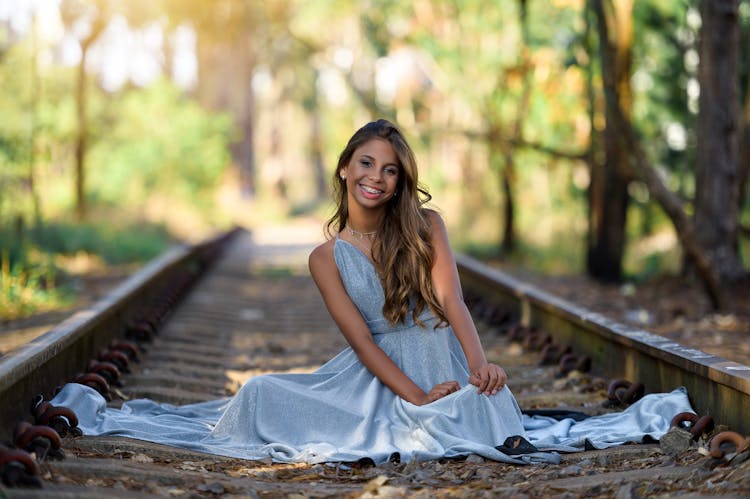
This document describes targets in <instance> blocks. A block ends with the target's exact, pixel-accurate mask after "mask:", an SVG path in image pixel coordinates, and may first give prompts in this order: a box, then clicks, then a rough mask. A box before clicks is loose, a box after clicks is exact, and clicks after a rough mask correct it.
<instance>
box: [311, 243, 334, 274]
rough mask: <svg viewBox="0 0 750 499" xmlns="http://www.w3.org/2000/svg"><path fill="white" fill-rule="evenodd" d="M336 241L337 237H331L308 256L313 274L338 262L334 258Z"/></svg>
mask: <svg viewBox="0 0 750 499" xmlns="http://www.w3.org/2000/svg"><path fill="white" fill-rule="evenodd" d="M335 242H336V240H335V239H329V240H328V241H326V242H324V243H322V244H320V245H318V246H316V247H315V249H313V250H312V252H311V253H310V256H309V258H308V265H309V267H310V272H311V273H312V274H313V275H314V274H315V272H316V271H318V270H324V269H330V268H331V267H335V265H336V263H335V261H334V259H333V245H334V244H335Z"/></svg>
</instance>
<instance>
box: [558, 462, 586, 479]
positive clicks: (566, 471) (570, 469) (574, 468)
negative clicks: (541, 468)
mask: <svg viewBox="0 0 750 499" xmlns="http://www.w3.org/2000/svg"><path fill="white" fill-rule="evenodd" d="M582 471H583V470H582V469H581V467H580V466H578V465H575V464H572V465H570V466H567V467H565V468H563V469H561V470H560V475H562V476H569V475H580V474H581V472H582Z"/></svg>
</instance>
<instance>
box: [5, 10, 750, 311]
mask: <svg viewBox="0 0 750 499" xmlns="http://www.w3.org/2000/svg"><path fill="white" fill-rule="evenodd" d="M749 3H750V2H747V1H744V0H743V1H739V0H703V1H700V0H670V1H663V0H637V1H636V0H414V1H411V2H402V1H399V0H350V1H345V0H323V1H307V0H266V1H261V0H210V1H208V0H0V82H1V85H2V87H1V91H0V115H2V120H0V249H1V260H0V262H1V266H0V270H1V274H0V277H1V279H2V280H1V282H2V295H1V296H0V318H4V319H9V318H16V317H22V316H24V315H29V314H32V313H35V312H39V311H43V310H45V309H50V308H55V307H61V306H65V305H66V304H67V303H69V302H70V301H71V300H74V299H75V287H74V286H73V284H72V283H74V282H75V279H73V277H74V276H75V275H76V274H77V273H80V272H84V271H86V269H90V268H92V267H97V266H100V267H103V266H117V265H125V266H127V265H139V264H142V263H143V262H144V261H146V260H148V259H150V258H152V257H154V256H156V255H157V254H158V253H159V252H161V251H163V250H164V249H166V248H167V247H168V246H169V245H170V244H172V243H173V242H175V241H178V240H187V241H192V240H199V239H201V238H203V237H206V236H207V235H209V234H211V233H213V232H214V231H216V230H218V229H222V228H228V227H230V226H232V225H234V224H241V225H243V226H246V227H248V228H253V227H257V226H260V225H262V224H269V223H277V224H278V223H285V222H288V221H289V220H292V219H293V218H294V217H300V216H304V217H311V218H315V219H319V220H322V219H323V218H324V217H326V216H327V215H329V214H330V210H331V205H330V202H329V177H330V176H331V174H332V172H333V169H334V167H335V163H336V159H337V155H338V153H339V152H340V150H341V148H343V146H344V144H345V142H346V140H347V139H348V138H349V136H350V135H351V133H352V132H353V131H354V130H355V129H357V128H358V127H359V126H361V125H362V124H364V123H365V122H367V121H370V120H372V119H375V118H378V117H385V118H389V119H391V120H394V121H395V122H397V123H398V125H399V126H400V127H401V128H402V130H403V131H404V133H405V134H406V136H407V138H408V139H409V140H410V142H411V144H412V146H413V147H414V148H415V150H416V152H417V155H418V160H419V162H420V166H421V170H420V172H421V175H422V178H421V180H422V181H423V183H424V184H425V185H427V186H428V187H429V189H430V192H431V193H432V194H433V196H434V200H433V202H434V206H435V207H436V208H438V209H439V210H440V211H441V212H442V213H443V214H444V216H445V218H446V221H447V223H448V226H449V230H450V232H451V233H452V237H453V242H454V245H455V246H456V248H457V249H460V250H463V251H466V252H469V253H473V254H475V255H478V256H481V257H485V258H503V259H506V260H508V261H512V262H514V264H517V265H522V266H526V267H529V268H532V269H534V270H536V271H539V272H545V273H549V274H553V273H556V274H559V273H586V274H588V275H590V276H592V277H594V278H596V279H598V280H601V281H607V282H621V281H623V280H628V281H638V280H643V279H649V278H651V277H654V276H657V275H660V274H663V273H689V274H692V275H694V276H695V279H696V280H697V281H700V282H701V283H702V284H703V287H704V289H705V290H706V293H707V295H708V296H709V297H710V299H711V301H712V302H713V304H714V306H716V307H722V306H723V305H724V304H725V303H726V299H727V293H728V290H729V289H730V288H729V286H730V285H731V284H732V283H737V282H739V281H741V280H742V279H743V278H746V276H747V262H748V259H749V258H750V244H749V243H748V235H749V233H750V230H749V229H748V227H750V203H749V202H748V200H747V197H748V196H747V177H748V168H749V165H750V92H748V88H749V87H750V79H749V78H748V69H749V68H750V65H749V62H750V43H749V42H750V5H749ZM321 235H322V232H321Z"/></svg>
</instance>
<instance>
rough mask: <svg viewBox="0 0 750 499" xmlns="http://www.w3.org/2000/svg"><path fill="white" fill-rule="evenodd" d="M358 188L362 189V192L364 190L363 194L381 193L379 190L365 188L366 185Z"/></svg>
mask: <svg viewBox="0 0 750 499" xmlns="http://www.w3.org/2000/svg"><path fill="white" fill-rule="evenodd" d="M360 187H362V190H364V191H365V192H369V193H370V194H380V193H382V192H383V191H381V190H379V189H373V188H371V187H367V186H366V185H361V186H360Z"/></svg>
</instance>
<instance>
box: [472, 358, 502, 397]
mask: <svg viewBox="0 0 750 499" xmlns="http://www.w3.org/2000/svg"><path fill="white" fill-rule="evenodd" d="M507 379H508V377H507V375H506V374H505V370H503V368H502V367H500V366H498V365H495V364H487V365H486V366H482V367H480V368H479V369H477V370H476V371H474V372H473V373H472V374H471V376H470V377H469V383H471V384H472V385H474V386H476V387H477V393H484V394H486V395H494V394H496V393H497V392H498V391H499V390H501V389H502V388H503V386H505V382H506V381H507Z"/></svg>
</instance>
